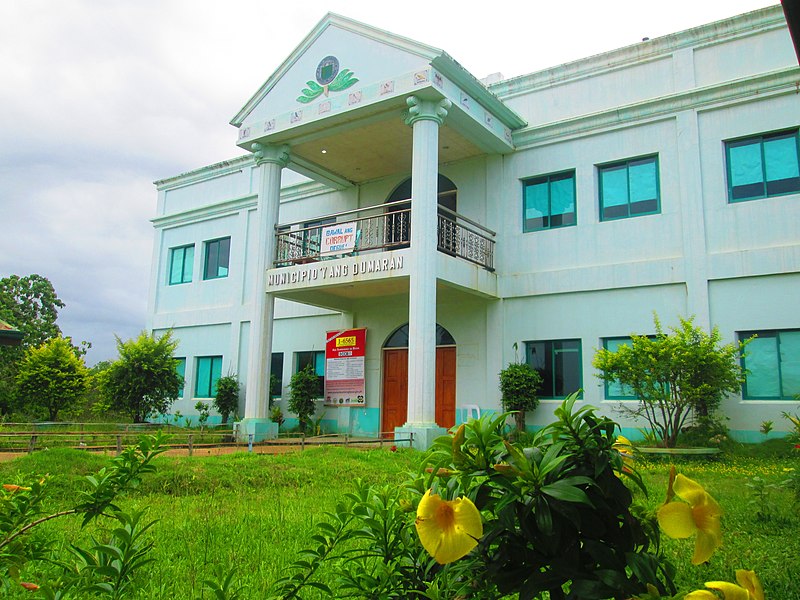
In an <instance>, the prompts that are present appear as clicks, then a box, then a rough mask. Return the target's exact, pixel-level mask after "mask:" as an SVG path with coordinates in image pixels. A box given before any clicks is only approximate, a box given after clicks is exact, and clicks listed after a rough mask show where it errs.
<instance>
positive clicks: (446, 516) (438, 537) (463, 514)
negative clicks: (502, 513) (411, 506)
mask: <svg viewBox="0 0 800 600" xmlns="http://www.w3.org/2000/svg"><path fill="white" fill-rule="evenodd" d="M416 526H417V533H418V534H419V539H420V541H421V542H422V546H423V547H424V548H425V550H427V551H428V553H429V554H430V555H431V556H433V557H434V558H435V559H436V562H438V563H439V564H440V565H444V564H447V563H451V562H453V561H456V560H458V559H459V558H461V557H462V556H465V555H466V554H468V553H469V551H470V550H472V549H473V548H474V547H475V546H477V545H478V538H480V537H481V536H482V535H483V523H481V514H480V512H478V509H477V508H476V507H475V505H474V504H473V503H472V500H470V499H469V498H456V499H455V500H442V499H441V497H440V496H439V495H438V494H431V490H428V491H427V492H425V495H424V496H423V497H422V500H420V503H419V507H418V508H417V520H416Z"/></svg>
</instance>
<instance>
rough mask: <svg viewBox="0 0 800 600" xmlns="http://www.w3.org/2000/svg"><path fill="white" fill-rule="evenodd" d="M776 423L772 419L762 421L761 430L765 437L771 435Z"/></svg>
mask: <svg viewBox="0 0 800 600" xmlns="http://www.w3.org/2000/svg"><path fill="white" fill-rule="evenodd" d="M773 425H774V423H773V422H772V421H761V427H760V428H759V431H760V432H761V433H762V434H763V435H764V437H766V436H768V435H769V432H770V431H772V426H773Z"/></svg>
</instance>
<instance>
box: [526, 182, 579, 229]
mask: <svg viewBox="0 0 800 600" xmlns="http://www.w3.org/2000/svg"><path fill="white" fill-rule="evenodd" d="M575 223H576V220H575V171H566V172H563V173H554V174H552V175H542V176H539V177H532V178H530V179H523V180H522V230H523V231H524V232H529V231H540V230H543V229H555V228H557V227H567V226H569V225H575Z"/></svg>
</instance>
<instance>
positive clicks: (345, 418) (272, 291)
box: [148, 6, 800, 446]
mask: <svg viewBox="0 0 800 600" xmlns="http://www.w3.org/2000/svg"><path fill="white" fill-rule="evenodd" d="M799 85H800V67H798V61H797V57H796V56H795V52H794V48H793V46H792V41H791V38H790V35H789V32H788V29H787V27H786V22H785V19H784V15H783V13H782V11H781V9H780V7H779V6H776V7H772V8H767V9H763V10H759V11H755V12H752V13H748V14H745V15H741V16H738V17H734V18H731V19H728V20H724V21H719V22H716V23H712V24H709V25H706V26H702V27H698V28H695V29H691V30H688V31H683V32H680V33H676V34H673V35H668V36H665V37H661V38H658V39H653V40H649V41H644V42H642V43H640V44H636V45H634V46H629V47H626V48H622V49H619V50H614V51H611V52H608V53H605V54H601V55H597V56H593V57H590V58H587V59H585V60H580V61H576V62H572V63H568V64H564V65H560V66H557V67H553V68H552V69H548V70H546V71H540V72H537V73H532V74H530V75H525V76H522V77H517V78H514V79H509V80H502V79H500V80H498V81H495V82H493V83H489V84H488V85H485V84H484V83H482V82H480V81H479V80H477V79H476V78H475V77H474V76H473V75H471V74H470V73H468V72H467V71H466V70H465V69H463V67H461V66H460V65H459V64H458V63H457V62H455V61H454V60H453V59H452V58H451V57H450V56H449V55H447V54H446V53H445V52H443V51H442V50H439V49H437V48H434V47H431V46H427V45H424V44H421V43H418V42H415V41H412V40H409V39H406V38H403V37H400V36H396V35H394V34H392V33H389V32H386V31H381V30H378V29H375V28H373V27H370V26H368V25H364V24H362V23H358V22H355V21H352V20H350V19H347V18H344V17H341V16H338V15H333V14H329V15H327V16H326V17H325V18H323V19H322V21H321V22H320V23H319V24H318V25H317V27H316V28H315V29H314V30H313V31H312V32H311V33H309V35H308V36H307V37H306V38H305V39H304V40H303V41H302V42H301V43H300V45H299V46H298V47H297V49H296V50H295V51H294V52H293V53H292V54H291V55H290V56H289V58H288V59H287V60H286V61H285V62H284V63H283V64H282V65H281V67H280V68H279V69H278V70H277V71H276V72H275V73H274V74H273V75H272V76H271V77H270V78H269V79H268V80H267V82H266V83H265V84H264V85H263V86H262V87H261V88H260V89H259V90H258V91H257V92H256V93H255V95H254V96H253V97H252V98H251V99H250V100H248V101H247V103H246V104H245V105H244V107H243V108H242V109H241V111H240V112H239V113H238V114H236V115H235V117H234V118H233V120H232V121H231V123H232V124H233V125H234V126H235V127H237V128H238V131H239V134H238V146H239V147H240V148H241V149H242V150H243V151H246V154H245V155H244V156H241V157H239V158H235V159H232V160H230V161H228V162H224V163H220V164H216V165H211V166H208V167H203V168H201V169H198V170H196V171H192V172H189V173H184V174H182V175H178V176H176V177H171V178H168V179H164V180H161V181H158V182H157V184H156V185H157V187H158V194H159V196H158V209H157V215H156V217H155V218H154V220H153V224H154V227H155V244H154V253H153V256H154V258H153V265H152V277H151V292H150V309H149V323H148V327H149V328H150V329H152V330H154V331H156V332H162V331H164V330H167V329H169V328H171V329H173V331H174V335H175V337H176V338H177V339H178V340H179V342H180V345H179V350H178V355H179V356H181V357H182V358H183V365H184V374H185V379H186V385H185V389H184V393H183V398H182V399H181V400H179V401H178V402H177V403H176V404H175V405H174V407H173V410H180V411H181V412H182V413H183V414H184V415H186V414H191V413H192V412H193V407H194V405H195V403H196V402H197V401H198V399H206V398H209V397H210V396H211V395H212V394H213V388H214V382H215V379H216V377H218V376H219V375H220V374H228V373H232V374H236V375H237V376H238V377H239V379H240V381H241V382H242V383H243V388H244V393H243V395H242V402H241V406H240V411H239V414H240V417H243V419H244V421H243V428H244V430H245V431H249V432H253V433H256V434H257V435H258V436H259V437H260V436H263V435H266V424H267V423H268V421H267V418H268V407H269V402H270V396H271V395H277V396H281V397H282V398H283V400H281V399H280V398H277V397H276V398H275V400H274V401H275V402H278V403H279V406H281V407H282V409H283V410H284V412H287V410H286V401H285V398H286V397H287V395H288V390H287V386H288V383H289V379H290V377H291V375H292V374H293V373H294V372H295V371H296V370H297V369H298V368H300V367H302V366H304V365H306V364H312V365H314V366H315V369H316V370H317V372H318V374H319V375H320V376H324V375H325V373H324V371H325V360H324V356H325V355H324V353H325V345H326V339H328V337H329V336H328V333H329V332H337V331H342V330H349V329H361V328H365V329H366V345H365V349H364V354H365V356H364V361H363V365H364V372H363V379H364V383H363V393H362V394H360V395H361V396H363V397H359V398H358V399H350V400H348V401H344V402H343V401H341V400H340V401H338V402H336V399H335V398H334V399H333V402H335V403H334V404H332V405H326V402H325V400H322V399H321V400H320V403H319V407H318V411H317V415H318V416H319V415H320V414H323V411H324V416H323V417H322V425H323V427H325V428H326V429H327V430H329V431H340V432H341V431H346V432H349V433H351V434H359V435H377V434H378V432H386V431H394V430H395V429H396V428H398V429H400V430H403V431H407V430H410V431H413V432H414V433H415V434H416V439H417V443H418V444H419V445H420V446H424V445H426V444H427V443H428V441H429V440H430V439H432V437H433V436H435V435H438V434H439V433H440V432H441V431H442V429H441V428H446V427H450V426H452V425H453V424H455V423H458V422H461V421H463V420H464V419H465V418H466V417H467V413H468V410H470V407H478V408H479V409H480V410H483V411H486V410H498V409H499V407H500V392H499V389H498V373H499V371H500V370H501V369H502V368H503V367H504V366H505V365H507V364H508V363H509V362H511V361H514V360H515V359H519V360H527V361H529V362H530V363H531V364H532V365H533V366H534V367H536V368H537V369H539V370H540V372H542V373H543V374H544V376H545V384H544V389H543V390H542V392H541V396H542V398H543V401H542V403H541V405H540V406H539V408H538V409H537V410H536V411H535V412H534V413H532V414H531V415H529V417H528V423H529V425H533V426H536V425H541V424H543V423H546V422H549V421H550V420H551V418H552V410H553V409H554V408H555V407H556V406H558V404H559V403H560V399H561V398H563V397H564V396H565V395H566V394H568V393H570V392H573V391H575V390H576V389H578V388H582V389H583V390H584V394H583V398H584V401H585V402H587V403H590V404H592V405H594V406H597V407H600V408H601V410H603V411H605V412H607V413H609V414H612V411H613V409H614V408H615V407H616V406H618V404H619V402H620V401H622V402H630V401H635V400H632V399H631V398H627V397H625V396H624V395H621V394H624V391H623V390H620V389H616V388H615V386H606V385H604V384H603V383H602V382H601V381H600V380H599V379H598V378H597V377H596V374H595V370H594V369H593V367H592V365H591V360H592V356H593V354H594V352H595V350H596V349H597V348H599V347H603V345H607V346H608V345H610V346H612V347H613V346H614V345H616V344H619V343H620V342H624V338H625V337H626V336H628V335H629V334H630V333H632V332H635V333H639V334H649V333H653V332H654V325H653V314H654V313H657V314H658V316H659V318H660V319H661V321H662V322H663V323H664V324H665V325H666V326H670V325H674V324H676V323H677V320H678V317H679V316H689V315H694V316H695V319H696V322H697V323H699V324H702V325H703V326H706V327H709V326H712V325H716V326H718V327H719V330H720V332H721V333H722V336H723V338H724V340H726V341H733V340H736V339H740V338H744V337H749V336H750V335H751V334H752V333H753V332H758V334H759V337H758V339H757V341H756V342H754V343H753V344H751V346H750V355H751V356H750V357H749V358H748V359H747V363H746V366H747V368H748V369H749V370H750V375H749V376H748V380H747V383H746V385H745V386H744V388H743V390H742V394H741V395H739V396H736V397H730V398H728V399H727V400H726V401H725V402H724V403H723V406H722V411H723V413H724V414H725V415H726V416H727V417H728V418H729V419H730V420H729V421H728V425H729V427H730V428H731V430H732V432H733V433H734V435H736V436H737V437H739V438H740V439H753V440H756V439H758V437H759V434H758V429H759V426H760V423H761V422H762V421H764V420H773V421H774V422H775V424H776V430H779V429H781V428H782V427H783V426H784V421H783V419H782V418H781V412H782V411H784V410H789V411H795V410H797V408H798V401H797V398H796V395H797V394H799V393H800V310H798V308H800V300H798V298H799V297H800V162H799V159H798V156H799V155H800V150H799V149H798V126H800V94H798V86H799ZM331 224H336V225H337V228H338V229H339V231H338V232H336V231H332V230H325V226H326V225H331ZM337 233H338V235H339V237H336V235H335V234H337ZM327 242H330V243H331V244H333V246H331V245H330V244H328V243H327ZM336 244H341V245H340V246H339V247H338V249H337V246H336ZM329 368H330V367H329ZM337 368H338V367H337ZM270 373H275V374H276V375H277V377H278V378H279V381H280V385H279V386H276V389H273V390H272V392H273V394H270V389H269V388H270V384H269V382H270ZM356 377H357V378H358V377H360V375H356ZM471 410H474V408H472V409H471ZM614 416H615V418H617V419H619V418H620V417H619V415H616V414H615V415H614ZM644 425H645V424H644V423H634V422H630V421H624V422H623V426H624V427H625V428H626V433H632V432H635V431H636V429H635V428H636V427H643V426H644Z"/></svg>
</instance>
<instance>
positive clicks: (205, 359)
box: [194, 356, 222, 398]
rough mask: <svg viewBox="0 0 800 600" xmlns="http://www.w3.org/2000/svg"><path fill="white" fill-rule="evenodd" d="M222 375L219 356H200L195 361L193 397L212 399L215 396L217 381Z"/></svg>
mask: <svg viewBox="0 0 800 600" xmlns="http://www.w3.org/2000/svg"><path fill="white" fill-rule="evenodd" d="M221 375H222V357H221V356H200V357H198V359H197V376H196V377H195V384H194V395H195V397H197V398H214V397H215V396H216V395H217V380H218V379H219V378H220V376H221Z"/></svg>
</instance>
